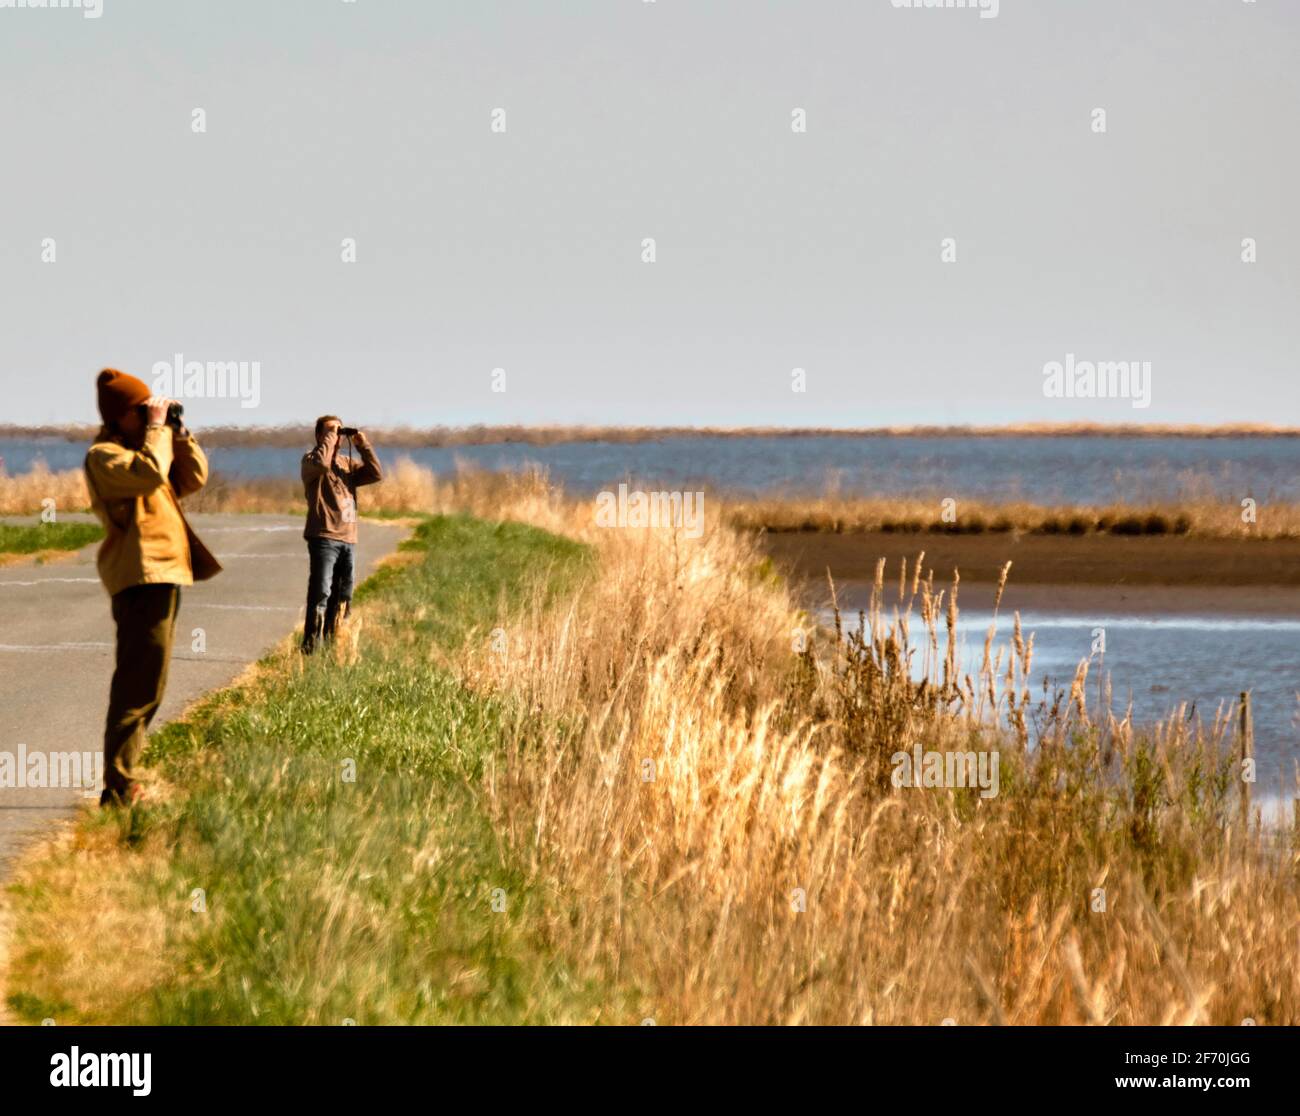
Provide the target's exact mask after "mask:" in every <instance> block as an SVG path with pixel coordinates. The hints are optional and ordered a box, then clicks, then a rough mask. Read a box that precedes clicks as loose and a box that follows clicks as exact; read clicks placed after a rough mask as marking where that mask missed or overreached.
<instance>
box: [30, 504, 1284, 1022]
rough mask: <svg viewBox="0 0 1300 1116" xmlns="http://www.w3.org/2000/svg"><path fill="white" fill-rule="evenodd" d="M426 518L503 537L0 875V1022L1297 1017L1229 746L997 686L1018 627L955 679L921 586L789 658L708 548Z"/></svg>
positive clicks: (721, 529)
mask: <svg viewBox="0 0 1300 1116" xmlns="http://www.w3.org/2000/svg"><path fill="white" fill-rule="evenodd" d="M453 497H454V498H455V502H459V503H460V504H461V506H463V507H465V508H466V510H468V511H470V512H474V513H476V514H478V515H479V516H482V515H483V514H484V513H485V511H487V509H489V508H491V509H492V511H493V514H495V515H505V516H508V517H510V518H513V519H517V520H520V521H527V522H528V523H529V524H531V525H532V526H531V527H529V526H522V525H519V524H511V525H506V526H497V525H494V524H492V523H488V522H484V521H482V520H475V519H465V518H443V519H438V520H435V521H433V522H432V523H430V524H429V525H427V526H424V527H422V528H421V529H420V531H421V533H420V535H419V538H418V541H417V544H416V547H415V548H413V549H411V550H409V551H408V552H407V554H408V557H409V558H410V559H411V560H410V562H409V564H406V565H403V566H394V567H392V568H390V569H388V570H387V571H386V572H385V573H383V574H382V576H380V577H378V578H377V579H376V580H375V581H374V582H373V583H372V584H371V586H370V587H369V588H368V590H367V592H366V594H365V599H364V600H363V602H362V603H361V605H360V607H359V609H358V616H359V617H360V618H362V619H363V620H364V628H363V630H362V634H361V637H360V640H359V642H358V645H357V653H356V660H355V662H350V663H340V662H336V661H330V660H326V659H323V658H322V659H316V660H312V661H310V662H308V663H307V664H306V665H305V667H302V666H299V664H298V662H297V660H296V659H294V658H293V657H292V656H291V655H287V654H285V655H280V656H273V657H272V658H271V659H270V660H269V661H267V662H266V663H264V664H263V665H262V666H261V668H260V669H259V670H258V671H257V673H256V674H255V676H254V677H252V678H251V679H249V680H248V681H247V682H246V683H245V684H244V685H243V687H242V688H241V689H240V690H238V691H237V692H235V693H232V694H226V695H219V696H217V697H215V698H213V699H212V700H211V701H209V702H208V703H206V704H205V705H204V706H203V707H202V708H201V709H199V710H198V711H197V712H195V713H194V714H192V715H191V716H190V717H189V718H188V720H187V721H186V723H184V724H182V725H178V726H172V727H169V728H167V729H165V730H163V731H162V732H161V733H160V734H159V735H158V737H157V739H156V743H155V745H154V746H153V750H152V755H151V762H152V763H154V764H156V765H160V766H161V770H162V772H163V774H164V776H165V778H166V780H167V783H168V786H169V787H170V788H171V789H170V793H169V794H166V795H164V796H162V797H163V800H162V802H161V804H160V805H157V806H154V807H151V808H149V809H147V810H145V811H142V812H141V811H137V812H136V813H135V814H134V815H132V816H131V817H130V818H129V820H115V819H114V818H113V817H112V816H106V815H98V814H90V815H88V816H86V817H85V818H83V819H82V820H81V821H80V823H79V824H78V826H77V828H76V831H75V833H74V834H73V836H72V837H71V838H70V839H69V840H68V841H65V842H64V843H63V844H62V845H61V846H60V847H58V848H55V849H53V850H51V851H49V852H47V853H46V854H45V855H43V856H41V857H38V858H35V859H32V860H30V861H29V862H28V863H27V865H26V866H25V867H24V868H23V870H22V872H21V874H20V876H19V880H18V885H17V888H16V890H14V891H13V893H12V902H13V908H14V910H13V914H14V917H15V920H16V923H17V936H16V939H15V942H14V948H13V950H12V957H13V961H12V972H11V977H10V982H9V1002H10V1004H11V1005H12V1007H13V1009H14V1010H15V1011H16V1012H18V1013H20V1014H21V1015H22V1016H24V1017H25V1018H28V1019H32V1020H38V1019H40V1018H44V1017H46V1016H49V1017H53V1018H55V1019H56V1020H58V1021H60V1022H62V1021H68V1022H77V1021H81V1022H89V1021H132V1022H153V1021H159V1022H215V1021H220V1022H254V1021H256V1022H296V1023H313V1022H322V1023H337V1022H339V1021H341V1020H342V1019H345V1018H352V1019H355V1020H357V1021H358V1022H361V1023H376V1022H408V1021H409V1022H439V1021H453V1020H455V1021H475V1022H516V1021H528V1022H541V1021H546V1022H559V1021H571V1020H583V1021H604V1022H619V1023H635V1022H638V1021H640V1020H641V1019H642V1018H644V1017H646V1016H651V1017H653V1018H655V1019H656V1020H657V1021H659V1022H661V1023H801V1022H808V1023H872V1022H875V1023H920V1024H935V1023H938V1022H939V1021H941V1020H943V1019H945V1018H951V1019H954V1020H956V1021H957V1022H960V1023H1074V1022H1085V1023H1086V1022H1094V1023H1123V1024H1129V1023H1172V1022H1187V1023H1220V1024H1238V1023H1240V1022H1241V1021H1242V1020H1243V1019H1246V1018H1250V1019H1253V1020H1255V1021H1256V1022H1258V1023H1260V1024H1281V1023H1288V1024H1294V1023H1296V1022H1300V966H1297V965H1296V964H1295V957H1296V954H1295V941H1296V933H1297V930H1300V855H1298V854H1300V850H1298V848H1297V845H1296V842H1295V840H1294V839H1293V837H1292V835H1291V834H1289V833H1283V834H1280V835H1279V834H1276V833H1269V832H1265V831H1262V830H1261V828H1260V827H1259V823H1258V820H1257V819H1255V818H1254V817H1252V816H1251V815H1250V813H1249V811H1242V810H1241V806H1242V805H1243V803H1242V801H1241V799H1240V797H1239V793H1238V791H1239V788H1240V787H1241V784H1240V782H1239V781H1238V779H1237V776H1236V771H1237V768H1236V764H1235V762H1234V755H1233V751H1232V747H1233V741H1232V739H1231V732H1230V727H1229V725H1230V721H1224V722H1218V723H1215V724H1211V725H1206V726H1200V725H1198V723H1197V722H1196V721H1195V720H1192V719H1189V718H1188V717H1186V716H1185V715H1180V716H1178V717H1175V718H1174V719H1172V720H1171V721H1170V723H1169V724H1167V725H1164V726H1161V727H1159V728H1157V729H1154V730H1148V729H1140V728H1138V727H1135V726H1133V725H1132V724H1131V723H1129V722H1128V720H1127V719H1126V718H1124V717H1123V716H1122V715H1119V716H1116V715H1113V714H1111V713H1110V712H1109V711H1108V710H1106V709H1105V708H1096V707H1095V704H1094V705H1090V704H1089V701H1088V699H1087V697H1086V695H1087V694H1088V692H1089V690H1090V689H1091V688H1090V687H1088V686H1087V685H1086V682H1087V664H1081V667H1080V670H1079V672H1078V673H1077V674H1076V677H1075V679H1074V684H1073V685H1072V686H1071V687H1070V688H1069V691H1068V692H1062V693H1043V694H1041V696H1040V697H1038V698H1036V697H1035V696H1034V694H1033V687H1032V684H1031V680H1030V679H1031V666H1032V657H1033V648H1032V641H1031V640H1026V639H1025V638H1023V637H1022V635H1021V633H1020V632H1019V630H1018V628H1017V630H1016V633H1015V636H1014V637H1013V639H1012V641H1011V643H1010V644H1009V645H1008V646H1007V647H1005V648H996V647H994V646H993V645H992V642H991V637H990V643H989V645H988V646H987V649H986V656H985V661H984V666H983V668H982V669H981V670H980V671H979V673H978V676H977V677H971V676H966V675H962V674H961V673H960V672H959V671H958V669H957V663H958V658H957V649H956V645H955V643H954V639H953V632H954V630H955V628H956V620H957V603H956V589H957V587H956V586H952V587H950V588H942V587H937V586H936V585H935V583H934V580H933V576H932V575H931V574H929V573H928V572H927V571H924V570H923V569H920V568H915V567H913V568H910V569H908V568H904V569H903V570H902V571H898V572H897V573H895V572H892V571H891V573H890V577H889V584H888V587H886V578H885V576H884V574H885V571H884V570H883V569H881V570H880V571H878V574H877V582H876V589H875V597H874V601H873V606H872V608H871V610H870V612H869V613H868V615H867V616H866V617H865V628H864V629H863V630H862V632H861V635H860V636H858V637H852V638H848V639H846V640H844V641H842V642H839V641H828V640H826V639H824V638H823V637H821V636H820V635H818V633H816V632H814V631H812V630H811V629H810V627H809V623H808V618H807V617H806V616H805V615H803V614H802V613H801V612H800V611H799V610H798V608H797V606H796V604H795V601H794V597H793V595H792V592H791V590H790V589H789V588H788V587H787V586H785V585H783V584H781V583H780V582H779V581H778V580H777V579H775V578H773V576H772V575H771V573H770V568H768V567H766V566H764V564H763V563H762V562H761V560H760V559H759V556H758V553H757V551H756V550H755V548H754V543H753V540H752V539H751V538H748V537H746V536H744V535H740V534H737V533H735V532H734V531H732V530H731V529H729V528H727V527H726V526H725V525H719V524H717V523H714V524H712V529H711V530H710V531H708V532H707V533H706V534H705V536H704V538H703V539H700V540H698V541H691V540H686V539H683V538H681V537H680V536H678V535H675V534H674V533H672V532H671V531H653V530H647V531H630V530H606V531H601V530H598V529H595V528H594V527H593V526H592V522H591V510H590V507H589V506H587V507H582V506H576V505H566V504H564V503H562V502H561V501H560V500H559V499H558V497H557V496H556V495H555V494H554V493H553V492H547V491H543V490H541V489H540V488H538V489H534V490H529V489H528V488H527V487H526V486H525V485H523V484H519V485H517V486H516V487H515V488H514V489H511V490H508V491H502V490H495V491H491V492H490V493H487V494H485V493H482V492H479V493H476V492H475V491H473V490H472V489H470V488H468V487H467V488H465V489H464V490H462V491H460V492H457V493H452V492H449V491H446V490H440V492H439V494H438V500H437V502H436V506H439V507H441V506H443V504H445V503H450V502H453ZM561 536H567V537H561ZM895 608H897V609H898V610H899V612H901V613H902V614H903V616H904V617H907V616H910V617H911V621H910V626H907V625H906V624H905V623H904V622H902V621H899V620H896V619H892V616H893V613H894V610H895ZM917 614H919V616H918V615H917ZM913 657H915V658H916V659H917V660H918V661H919V662H921V663H922V664H923V666H924V675H925V677H924V680H923V681H921V682H918V681H917V680H916V679H915V678H914V677H913V674H912V671H911V670H909V669H908V667H907V666H906V664H907V662H908V661H909V659H910V658H913ZM995 713H996V715H997V718H996V719H997V720H998V721H999V722H1001V723H1002V724H1004V725H1006V726H1008V727H1005V728H999V727H996V726H995V724H994V720H995V718H994V714H995ZM1031 734H1032V739H1033V741H1034V743H1033V744H1031ZM1035 745H1036V746H1035ZM914 747H920V748H923V749H925V750H927V751H934V752H939V753H943V756H944V757H945V761H946V757H947V756H949V755H951V756H953V757H963V756H965V755H966V754H969V753H974V752H977V751H985V752H987V753H989V754H994V753H996V754H997V756H998V757H999V762H1000V784H999V785H998V787H997V793H996V794H995V795H992V796H990V797H983V796H982V795H981V794H980V792H979V790H978V789H974V788H971V787H969V786H967V787H942V786H929V787H908V786H904V787H897V786H894V785H892V782H891V772H892V771H894V770H896V765H895V759H894V757H895V755H896V753H898V752H906V751H911V750H912V749H913V748H914ZM348 761H355V764H356V782H354V783H353V782H347V781H345V779H344V777H343V776H344V773H345V772H346V771H347V770H348V768H347V766H346V765H347V763H348ZM195 889H203V891H204V893H205V903H206V912H205V913H201V914H200V913H193V909H192V908H193V906H194V905H195V903H196V900H195V898H194V896H195ZM497 889H500V891H498V890H497ZM494 897H495V899H496V900H498V903H497V905H503V906H504V909H503V910H501V911H495V910H493V902H494ZM106 942H111V943H127V945H126V946H125V947H120V946H117V945H115V946H114V947H113V948H107V947H106V946H105V945H104V944H103V943H106Z"/></svg>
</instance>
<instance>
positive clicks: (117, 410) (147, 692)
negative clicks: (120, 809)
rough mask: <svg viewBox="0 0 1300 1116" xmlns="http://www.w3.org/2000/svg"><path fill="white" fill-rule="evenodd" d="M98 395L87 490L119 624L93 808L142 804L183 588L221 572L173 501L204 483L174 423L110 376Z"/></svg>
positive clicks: (200, 461)
mask: <svg viewBox="0 0 1300 1116" xmlns="http://www.w3.org/2000/svg"><path fill="white" fill-rule="evenodd" d="M96 386H97V393H98V401H99V413H100V416H101V417H102V418H103V420H104V425H103V427H102V429H101V430H100V432H99V434H98V435H97V436H96V438H95V444H94V445H93V446H91V447H90V452H89V453H87V454H86V484H87V487H88V488H89V489H90V506H91V509H92V510H93V511H94V513H95V514H96V515H97V516H98V517H99V521H100V522H101V523H102V524H103V525H104V531H105V532H106V537H105V539H104V541H103V543H102V544H101V545H100V548H99V557H98V566H99V578H100V580H101V581H102V582H103V583H104V588H105V589H107V590H108V593H109V596H110V597H112V602H113V620H114V622H115V623H116V624H117V662H116V667H115V669H114V671H113V684H112V688H111V690H110V692H109V699H108V718H107V722H106V724H105V727H104V792H103V794H102V796H101V797H100V804H101V805H121V804H127V805H129V804H131V803H133V802H135V801H136V800H137V799H138V797H139V795H140V785H139V783H138V782H137V781H136V777H135V767H136V762H137V761H138V759H139V757H140V752H141V750H142V749H143V747H144V741H145V731H146V730H147V729H148V727H149V722H150V721H152V720H153V716H154V714H155V713H156V712H157V711H158V706H159V705H161V704H162V699H163V691H164V689H165V688H166V685H167V666H168V663H169V661H170V659H171V651H172V634H173V632H174V631H175V628H176V614H177V611H178V609H179V608H180V599H181V586H182V585H192V584H194V582H196V581H203V580H205V579H207V578H209V577H213V576H214V575H215V574H217V573H218V572H219V571H220V570H221V566H220V564H219V563H218V562H217V560H216V559H215V558H214V557H213V556H212V554H211V552H210V551H209V550H208V548H207V547H205V546H204V545H203V543H202V542H200V541H199V538H198V536H197V535H195V534H194V532H193V531H192V530H191V529H190V525H189V524H188V523H187V522H186V521H185V516H184V514H183V513H182V512H181V506H180V497H182V496H188V495H190V494H191V493H194V492H197V491H198V490H199V489H201V488H202V487H203V486H204V484H205V483H207V479H208V460H207V458H206V457H205V456H204V455H203V451H202V450H201V449H200V448H199V444H198V442H196V441H195V440H194V438H193V437H192V436H191V435H190V433H189V431H187V430H186V429H185V428H184V426H183V425H181V423H180V421H179V419H177V420H175V421H174V422H173V423H171V424H169V423H168V410H169V407H170V404H171V400H168V399H162V398H158V397H155V396H153V395H152V393H151V392H150V391H149V388H148V387H147V386H146V385H145V384H144V383H143V382H142V381H141V380H138V379H136V378H135V377H134V376H128V375H126V374H125V373H123V372H118V371H116V370H115V369H111V368H106V369H105V370H104V371H103V372H101V373H100V374H99V379H98V381H97V385H96Z"/></svg>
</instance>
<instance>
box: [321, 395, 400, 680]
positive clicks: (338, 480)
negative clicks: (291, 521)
mask: <svg viewBox="0 0 1300 1116" xmlns="http://www.w3.org/2000/svg"><path fill="white" fill-rule="evenodd" d="M343 438H347V439H348V442H349V448H348V455H347V457H342V458H341V457H339V443H340V442H341V441H342V439H343ZM353 440H355V441H356V447H357V452H358V453H360V454H361V460H360V461H359V462H358V461H354V460H353V458H352V451H351V443H352V441H353ZM382 479H383V471H382V470H381V469H380V467H379V459H378V458H377V457H376V456H375V451H374V449H373V448H372V447H371V445H370V440H369V439H368V438H367V437H366V436H365V435H364V434H363V433H362V432H361V431H360V430H357V429H355V428H353V427H345V426H343V425H342V424H341V423H340V421H339V419H338V417H337V416H336V415H322V416H321V417H320V418H318V419H317V420H316V448H315V449H314V450H312V451H311V452H310V453H305V454H303V458H302V487H303V492H304V494H305V495H306V497H307V526H306V527H305V528H304V529H303V533H302V537H303V538H305V539H306V540H307V554H308V556H309V557H310V559H311V573H310V574H309V575H308V578H307V619H306V623H305V625H304V626H303V633H302V650H303V652H304V653H305V654H308V655H310V654H311V653H312V652H313V651H314V650H315V649H316V644H317V643H319V642H320V641H321V640H330V639H333V638H334V629H335V627H336V626H337V624H338V621H339V620H340V619H344V620H346V619H347V615H348V612H349V610H350V609H351V607H352V581H353V573H354V569H355V563H354V557H355V551H356V543H357V495H356V493H357V489H358V488H360V487H361V486H362V485H364V484H374V483H375V482H376V481H380V480H382Z"/></svg>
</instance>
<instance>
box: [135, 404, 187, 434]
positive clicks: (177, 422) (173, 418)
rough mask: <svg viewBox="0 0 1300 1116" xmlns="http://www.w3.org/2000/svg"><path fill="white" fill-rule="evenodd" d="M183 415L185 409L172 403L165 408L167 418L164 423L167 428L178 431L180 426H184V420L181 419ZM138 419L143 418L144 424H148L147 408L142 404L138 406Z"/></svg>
mask: <svg viewBox="0 0 1300 1116" xmlns="http://www.w3.org/2000/svg"><path fill="white" fill-rule="evenodd" d="M184 414H185V408H184V407H183V406H181V404H179V403H172V404H171V405H170V406H169V407H168V408H167V418H166V420H165V421H166V423H167V425H168V426H170V427H173V428H175V429H176V430H179V429H180V428H181V427H182V426H184V425H185V422H184V418H183V416H184ZM140 417H141V418H143V419H144V421H145V422H146V423H148V421H149V408H148V406H147V405H146V404H144V403H141V404H140Z"/></svg>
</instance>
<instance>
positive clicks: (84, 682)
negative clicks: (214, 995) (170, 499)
mask: <svg viewBox="0 0 1300 1116" xmlns="http://www.w3.org/2000/svg"><path fill="white" fill-rule="evenodd" d="M190 518H191V521H192V523H193V525H194V529H195V530H196V531H197V532H198V534H199V536H200V537H201V538H202V539H203V541H204V542H206V543H207V544H208V547H209V549H211V550H212V551H213V552H214V553H215V554H216V555H217V557H218V558H219V559H220V560H221V563H222V565H223V566H224V567H225V570H224V571H223V572H222V573H221V574H219V575H218V576H217V577H215V578H214V579H213V580H211V581H208V582H205V583H203V584H201V585H196V586H194V587H193V588H190V589H184V590H182V594H181V611H180V618H179V620H178V621H177V625H176V643H175V647H174V650H173V653H172V665H171V669H170V673H169V677H168V682H167V697H166V699H165V701H164V702H163V706H162V708H161V709H160V710H159V712H158V717H157V718H156V719H155V721H154V726H155V727H157V726H158V725H159V724H161V723H162V722H163V721H166V720H168V719H170V718H173V717H175V716H177V715H178V714H179V713H180V712H181V711H182V710H183V709H184V708H185V707H186V706H187V705H189V704H190V703H191V702H192V701H194V699H195V698H197V697H199V696H200V695H202V694H204V693H206V692H207V691H209V690H212V689H216V688H218V687H220V686H225V685H228V684H229V683H230V682H231V680H233V679H234V678H235V677H236V676H237V675H238V674H239V673H240V671H241V670H243V669H244V667H245V666H246V665H247V664H248V663H251V662H254V661H256V660H257V659H259V658H260V657H261V656H262V655H263V654H265V652H266V651H267V650H269V649H270V648H271V647H272V646H273V645H274V644H275V643H276V642H278V641H279V640H280V639H281V638H283V636H284V635H286V634H287V633H288V632H289V631H290V630H292V629H293V628H294V627H295V625H300V624H301V622H302V614H303V610H304V601H305V598H306V593H307V548H306V544H305V543H304V542H303V540H302V520H301V519H300V518H291V517H285V516H269V515H195V516H191V517H190ZM405 534H406V529H405V528H403V527H400V526H397V525H388V524H380V523H371V522H363V523H362V524H361V525H360V543H359V545H358V548H357V580H358V582H359V581H360V580H361V578H363V577H364V576H365V575H366V574H367V573H368V572H369V571H370V570H371V569H372V568H373V566H374V564H375V563H376V561H378V559H379V558H381V557H382V556H383V555H385V554H387V553H388V552H389V551H391V550H393V549H394V548H395V547H396V545H397V543H398V542H399V541H400V540H401V539H402V537H403V536H404V535H405ZM97 545H98V544H96V546H97ZM96 546H91V547H88V548H86V549H85V550H82V551H79V552H78V553H77V554H76V555H75V557H73V558H71V559H69V560H67V561H57V562H51V563H48V564H46V565H42V566H34V565H30V564H26V565H17V566H5V567H0V753H3V752H8V753H10V754H11V755H14V756H15V757H17V756H18V755H20V754H22V752H23V751H25V753H26V754H27V755H31V754H33V753H35V752H46V753H48V752H61V753H73V752H90V753H92V754H98V753H99V752H100V749H101V748H102V744H103V739H102V734H103V731H104V712H105V709H106V708H107V704H108V685H109V680H110V678H111V676H112V673H113V621H112V617H111V616H110V615H109V599H108V595H107V594H106V593H105V592H104V589H103V587H102V586H101V585H100V583H99V578H98V577H97V576H96V573H95V549H96ZM196 628H202V629H203V632H204V637H205V639H206V648H205V649H204V650H203V651H202V652H201V653H200V652H196V651H194V650H193V647H194V642H195V636H194V630H195V629H196ZM0 778H2V776H0ZM90 795H93V796H94V797H96V798H97V797H98V791H97V790H95V791H84V790H81V789H57V790H55V789H46V788H32V787H23V788H9V787H0V876H3V875H4V874H5V872H6V863H7V861H8V860H9V859H11V858H12V856H13V855H14V853H15V852H16V851H17V850H18V849H19V847H20V846H21V844H22V843H23V841H24V840H25V839H28V838H30V837H31V836H32V835H33V834H34V833H35V831H37V830H38V828H39V827H40V826H41V825H42V823H44V822H46V821H48V820H50V819H54V818H62V817H67V816H68V815H69V814H70V813H71V812H72V811H73V809H74V808H75V807H76V806H77V804H78V803H80V802H82V801H84V800H85V798H86V797H88V796H90Z"/></svg>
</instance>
